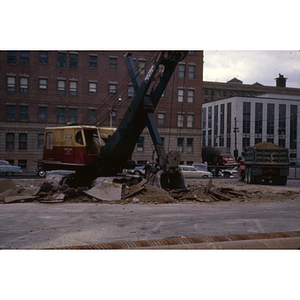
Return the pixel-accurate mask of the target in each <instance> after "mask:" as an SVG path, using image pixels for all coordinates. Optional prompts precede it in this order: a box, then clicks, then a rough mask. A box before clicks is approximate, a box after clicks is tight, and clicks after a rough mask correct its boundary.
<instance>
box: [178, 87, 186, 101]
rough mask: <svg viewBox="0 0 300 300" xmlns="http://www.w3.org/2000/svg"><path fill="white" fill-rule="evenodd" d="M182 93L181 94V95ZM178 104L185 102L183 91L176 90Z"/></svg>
mask: <svg viewBox="0 0 300 300" xmlns="http://www.w3.org/2000/svg"><path fill="white" fill-rule="evenodd" d="M181 93H182V94H181ZM177 95H178V102H179V103H184V102H185V89H181V88H180V89H178V94H177Z"/></svg>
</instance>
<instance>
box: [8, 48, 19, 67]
mask: <svg viewBox="0 0 300 300" xmlns="http://www.w3.org/2000/svg"><path fill="white" fill-rule="evenodd" d="M16 62H17V51H7V63H8V64H15V63H16Z"/></svg>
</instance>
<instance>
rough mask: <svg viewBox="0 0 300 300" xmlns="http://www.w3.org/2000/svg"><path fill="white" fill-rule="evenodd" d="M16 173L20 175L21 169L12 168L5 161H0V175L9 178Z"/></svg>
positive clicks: (17, 167)
mask: <svg viewBox="0 0 300 300" xmlns="http://www.w3.org/2000/svg"><path fill="white" fill-rule="evenodd" d="M18 173H22V169H21V167H19V166H12V165H11V164H10V163H9V162H8V161H7V160H0V174H5V175H7V176H11V175H14V174H18Z"/></svg>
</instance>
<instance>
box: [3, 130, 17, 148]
mask: <svg viewBox="0 0 300 300" xmlns="http://www.w3.org/2000/svg"><path fill="white" fill-rule="evenodd" d="M8 137H11V138H8ZM14 149H15V134H14V133H13V132H6V134H5V150H14Z"/></svg>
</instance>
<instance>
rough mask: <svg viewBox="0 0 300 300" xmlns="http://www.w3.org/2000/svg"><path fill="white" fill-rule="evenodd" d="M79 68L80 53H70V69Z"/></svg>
mask: <svg viewBox="0 0 300 300" xmlns="http://www.w3.org/2000/svg"><path fill="white" fill-rule="evenodd" d="M77 68H78V55H77V54H70V69H74V70H77Z"/></svg>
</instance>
